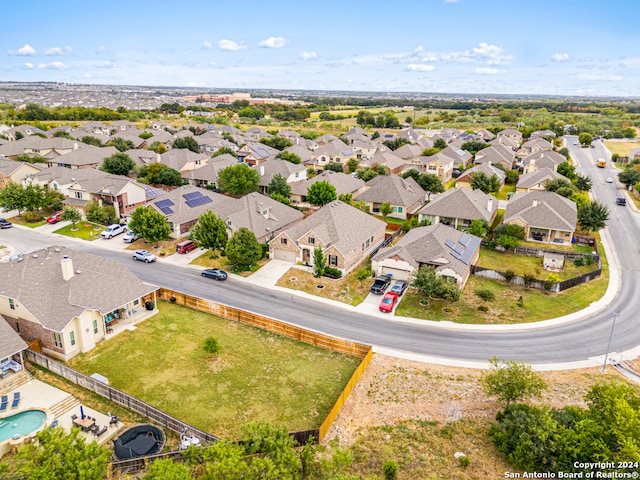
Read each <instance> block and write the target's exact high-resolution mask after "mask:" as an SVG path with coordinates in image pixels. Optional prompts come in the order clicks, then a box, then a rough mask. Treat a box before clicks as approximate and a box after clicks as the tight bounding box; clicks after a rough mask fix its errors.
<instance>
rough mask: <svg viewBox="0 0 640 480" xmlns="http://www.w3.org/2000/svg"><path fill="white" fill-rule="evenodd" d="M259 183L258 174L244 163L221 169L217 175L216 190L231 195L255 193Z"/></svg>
mask: <svg viewBox="0 0 640 480" xmlns="http://www.w3.org/2000/svg"><path fill="white" fill-rule="evenodd" d="M259 182H260V174H259V173H258V172H257V171H256V170H254V169H252V168H250V167H248V166H247V165H245V164H244V163H239V164H238V165H231V166H229V167H226V168H223V169H222V170H221V171H220V174H219V175H218V188H219V189H220V190H221V191H223V192H227V193H230V194H232V195H246V194H247V193H251V192H256V191H257V190H258V183H259Z"/></svg>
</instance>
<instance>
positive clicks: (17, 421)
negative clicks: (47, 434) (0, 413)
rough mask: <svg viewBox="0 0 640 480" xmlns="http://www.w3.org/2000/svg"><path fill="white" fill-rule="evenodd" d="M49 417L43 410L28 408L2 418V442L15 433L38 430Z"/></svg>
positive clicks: (0, 424) (27, 432) (0, 429)
mask: <svg viewBox="0 0 640 480" xmlns="http://www.w3.org/2000/svg"><path fill="white" fill-rule="evenodd" d="M46 419H47V413H46V412H44V411H43V410H27V411H25V412H20V413H16V414H15V415H11V416H9V417H5V418H0V442H3V441H5V440H8V439H9V438H11V437H13V436H14V435H27V434H29V433H31V432H35V431H36V430H38V429H39V428H40V427H41V426H42V424H43V423H44V421H45V420H46Z"/></svg>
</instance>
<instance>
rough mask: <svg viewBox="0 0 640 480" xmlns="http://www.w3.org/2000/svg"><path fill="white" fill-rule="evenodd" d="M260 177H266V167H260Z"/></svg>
mask: <svg viewBox="0 0 640 480" xmlns="http://www.w3.org/2000/svg"><path fill="white" fill-rule="evenodd" d="M260 176H261V177H264V165H260Z"/></svg>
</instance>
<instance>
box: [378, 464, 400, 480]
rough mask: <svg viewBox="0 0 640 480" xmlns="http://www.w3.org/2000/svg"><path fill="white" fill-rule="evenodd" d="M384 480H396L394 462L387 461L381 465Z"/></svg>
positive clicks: (396, 469)
mask: <svg viewBox="0 0 640 480" xmlns="http://www.w3.org/2000/svg"><path fill="white" fill-rule="evenodd" d="M382 475H384V480H396V479H397V478H398V464H397V462H396V461H395V460H387V461H386V462H384V463H383V464H382Z"/></svg>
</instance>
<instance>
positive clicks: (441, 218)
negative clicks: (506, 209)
mask: <svg viewBox="0 0 640 480" xmlns="http://www.w3.org/2000/svg"><path fill="white" fill-rule="evenodd" d="M497 211H498V201H497V200H496V199H495V198H493V197H492V196H491V195H487V194H486V193H484V192H483V191H482V190H469V189H468V188H452V189H451V190H447V191H446V192H444V193H441V194H439V195H438V196H436V197H435V198H434V199H433V200H431V202H429V203H428V204H426V205H425V206H424V207H423V208H422V209H421V210H420V211H419V212H418V221H420V222H421V221H423V220H428V221H429V222H431V223H432V224H433V225H435V224H437V223H444V224H445V225H451V226H452V227H454V228H469V227H470V226H471V222H472V221H474V220H484V221H485V222H487V223H488V224H489V225H491V223H492V222H493V219H494V218H495V216H496V213H497Z"/></svg>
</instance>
